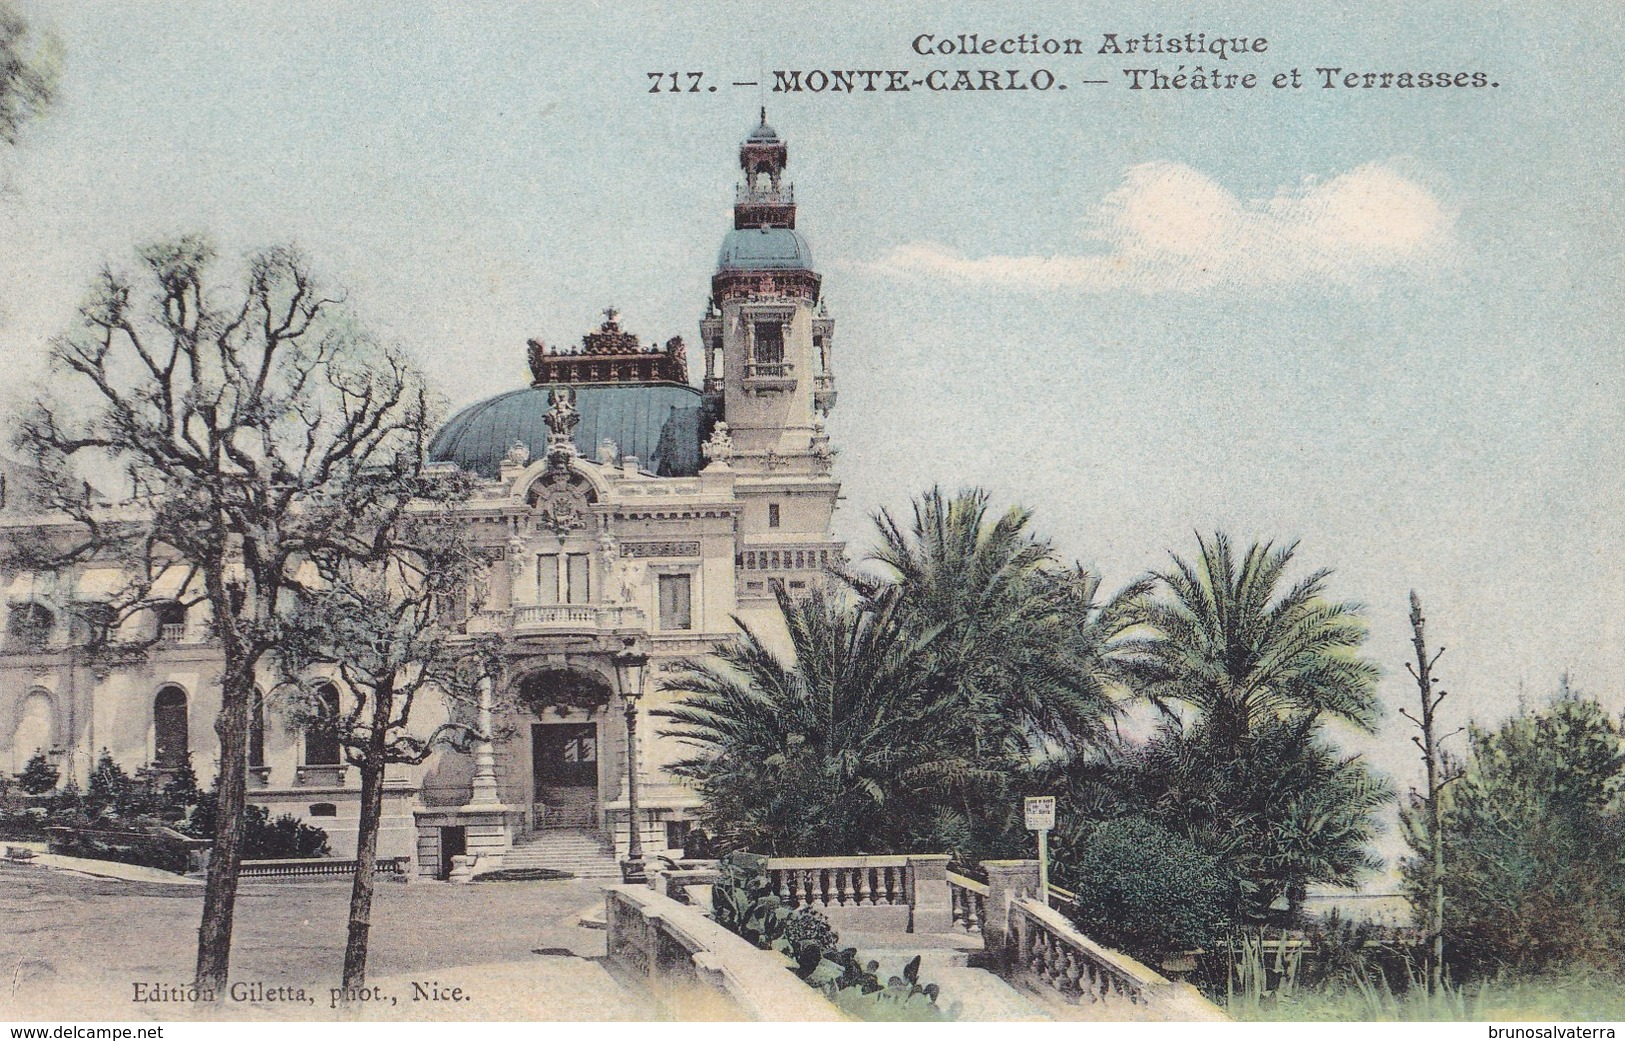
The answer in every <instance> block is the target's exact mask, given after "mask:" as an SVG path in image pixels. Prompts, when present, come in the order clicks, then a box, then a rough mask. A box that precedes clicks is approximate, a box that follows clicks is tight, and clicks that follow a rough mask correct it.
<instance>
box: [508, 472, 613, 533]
mask: <svg viewBox="0 0 1625 1041" xmlns="http://www.w3.org/2000/svg"><path fill="white" fill-rule="evenodd" d="M598 495H599V489H598V486H597V485H596V484H595V483H594V482H593V481H592V480H591V479H589V478H588V477H587V476H586V475H585V474H583V473H582V472H581V471H579V470H577V469H576V468H575V467H567V468H559V469H551V470H544V471H543V472H542V473H540V474H538V475H537V476H536V477H534V478H533V479H532V480H531V481H530V483H529V484H528V485H526V486H525V493H524V499H525V505H526V506H529V507H530V509H531V511H532V512H533V513H534V514H535V516H536V520H537V521H538V522H539V523H541V524H542V525H543V526H545V527H548V528H551V529H552V530H553V531H554V533H556V534H558V535H560V536H564V535H568V534H571V533H572V532H584V531H590V530H591V521H592V507H593V506H595V505H597V503H598Z"/></svg>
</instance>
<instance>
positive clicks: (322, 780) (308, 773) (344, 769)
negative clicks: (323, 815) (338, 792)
mask: <svg viewBox="0 0 1625 1041" xmlns="http://www.w3.org/2000/svg"><path fill="white" fill-rule="evenodd" d="M349 770H350V768H349V767H348V766H347V765H345V764H344V763H301V764H299V765H298V766H296V767H294V776H295V778H296V779H297V780H298V782H299V783H300V784H308V785H310V786H311V787H315V788H337V787H338V786H340V785H342V784H343V783H344V778H345V776H346V775H347V774H348V773H349ZM267 776H269V774H267Z"/></svg>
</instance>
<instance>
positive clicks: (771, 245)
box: [717, 228, 813, 271]
mask: <svg viewBox="0 0 1625 1041" xmlns="http://www.w3.org/2000/svg"><path fill="white" fill-rule="evenodd" d="M812 269H813V256H812V247H811V246H809V245H808V244H807V240H806V239H805V238H803V237H802V235H801V232H799V231H797V230H795V229H794V228H735V229H734V230H733V231H730V232H728V234H727V236H726V237H725V238H724V239H723V240H722V252H721V253H720V254H718V255H717V270H718V271H811V270H812Z"/></svg>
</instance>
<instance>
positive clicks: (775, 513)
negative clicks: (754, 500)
mask: <svg viewBox="0 0 1625 1041" xmlns="http://www.w3.org/2000/svg"><path fill="white" fill-rule="evenodd" d="M767 526H768V527H770V528H776V527H778V526H779V504H778V503H776V502H770V503H768V504H767Z"/></svg>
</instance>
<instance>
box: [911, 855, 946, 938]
mask: <svg viewBox="0 0 1625 1041" xmlns="http://www.w3.org/2000/svg"><path fill="white" fill-rule="evenodd" d="M907 882H908V894H909V915H908V931H909V932H911V933H946V932H951V931H952V930H953V927H954V906H953V901H952V899H951V894H950V893H949V892H948V855H947V854H946V853H944V854H941V855H932V856H915V855H913V854H910V855H909V858H908V878H907Z"/></svg>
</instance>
